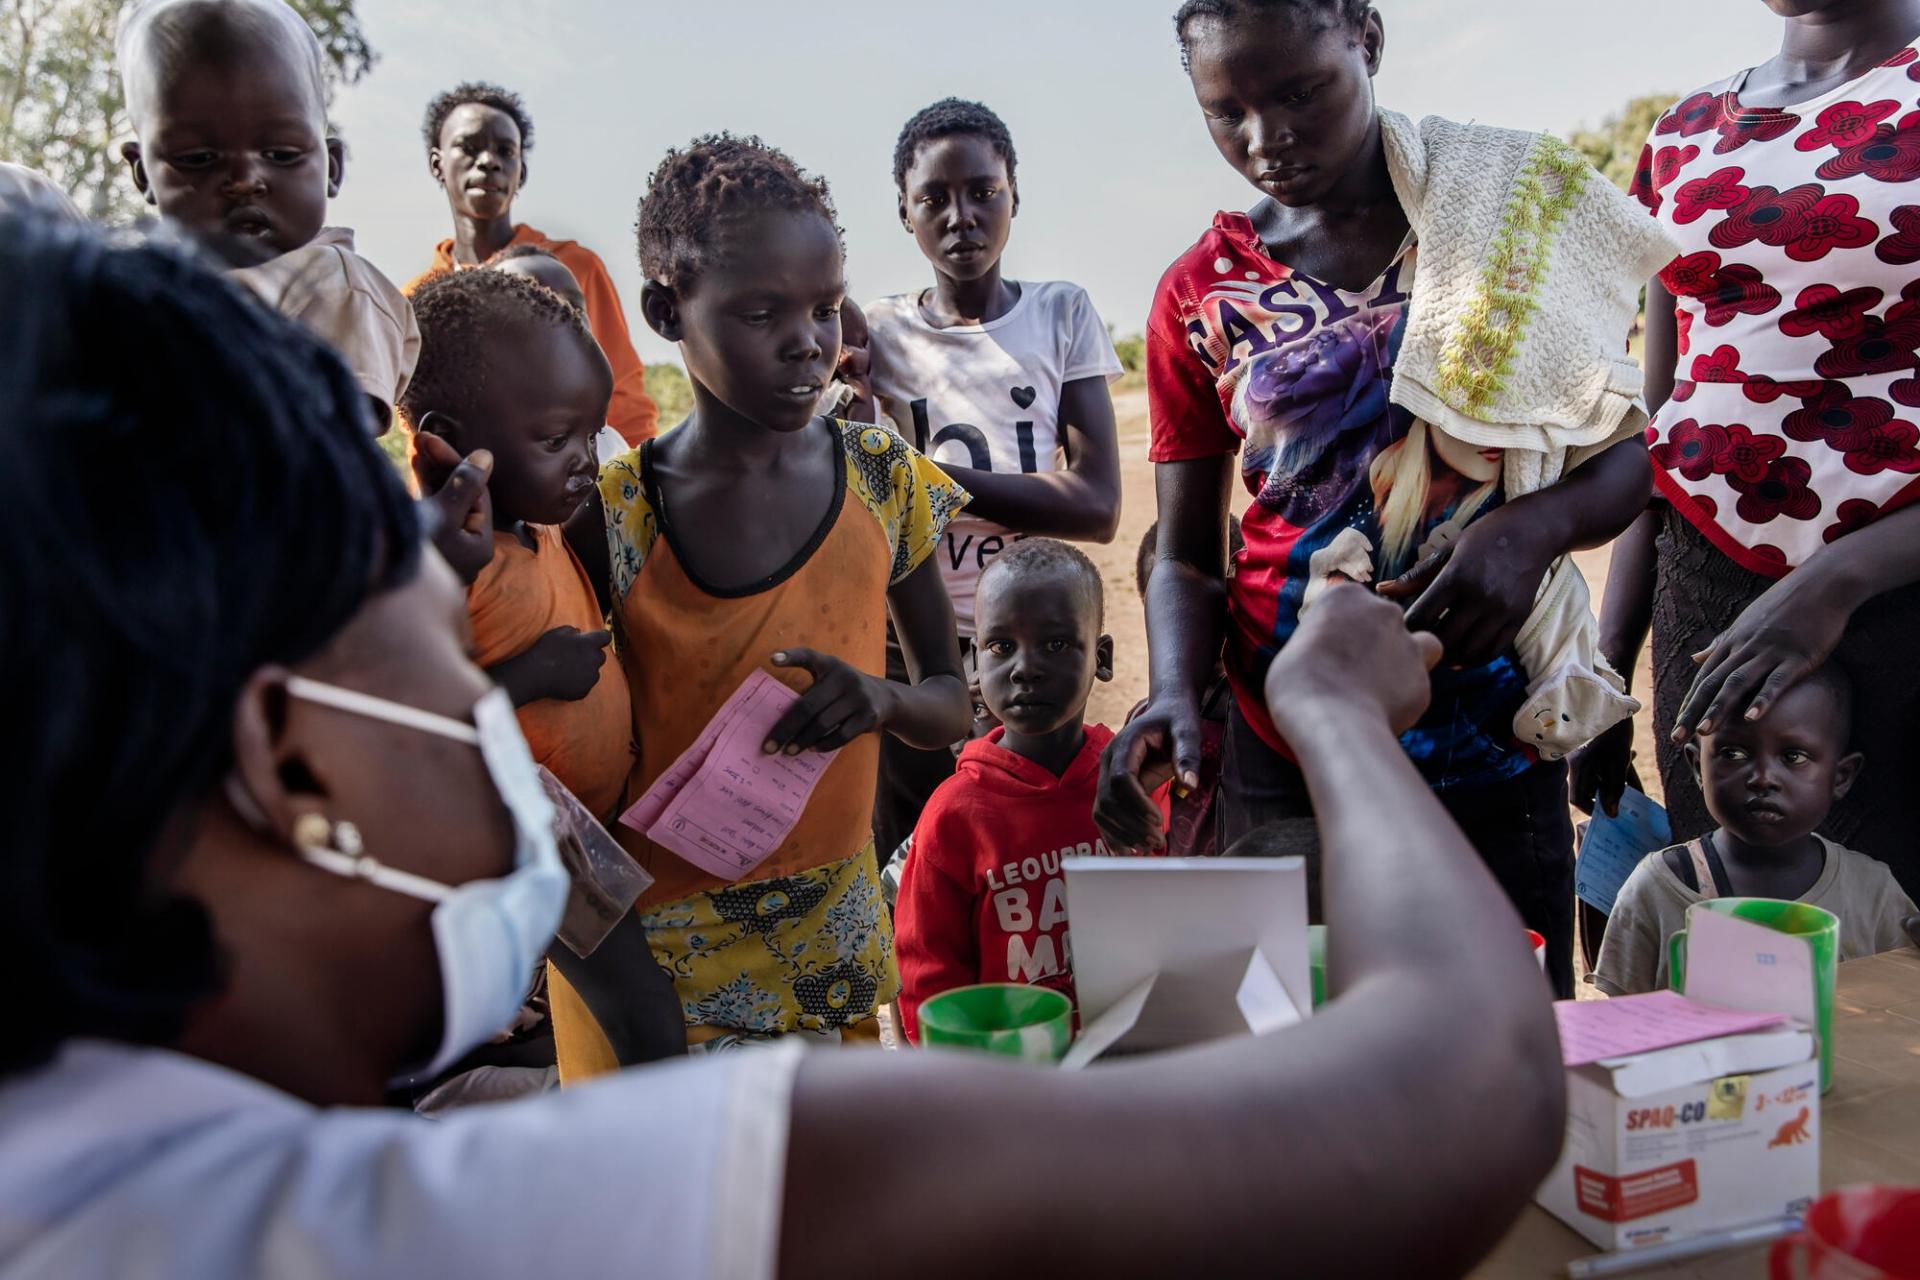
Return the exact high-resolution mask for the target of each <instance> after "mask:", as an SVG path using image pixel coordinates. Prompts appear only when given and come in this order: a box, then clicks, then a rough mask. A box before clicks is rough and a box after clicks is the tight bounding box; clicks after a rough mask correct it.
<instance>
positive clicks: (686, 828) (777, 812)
mask: <svg viewBox="0 0 1920 1280" xmlns="http://www.w3.org/2000/svg"><path fill="white" fill-rule="evenodd" d="M797 701H799V695H798V694H796V693H794V692H793V690H791V689H789V688H787V686H785V685H784V684H781V683H780V682H779V681H778V680H775V679H774V678H773V677H772V676H770V675H768V674H767V673H766V672H764V671H755V672H754V673H753V674H752V675H750V676H748V677H747V678H746V680H745V681H744V682H743V683H742V684H741V686H740V687H739V688H738V689H737V690H735V691H734V694H733V696H732V697H731V698H728V699H727V701H726V703H725V705H723V706H722V707H721V708H720V710H719V711H718V712H716V713H715V714H714V717H713V719H712V720H711V721H710V722H708V724H707V727H706V728H705V729H704V730H702V731H701V733H700V736H699V738H697V739H696V740H695V741H694V744H693V745H692V746H691V747H688V748H687V749H686V751H685V752H683V753H682V754H681V756H680V758H679V759H678V760H675V761H674V762H673V766H672V767H671V768H669V769H668V770H667V771H666V772H665V773H663V774H661V775H660V777H659V779H658V780H657V781H656V782H655V783H654V784H653V786H652V787H650V788H648V790H647V794H646V795H644V796H641V797H640V800H639V802H638V803H636V804H635V805H634V806H633V807H632V808H631V809H628V810H627V811H626V813H624V814H622V815H621V817H620V821H621V823H622V824H623V825H625V826H629V827H632V828H633V829H634V830H636V831H640V832H643V833H644V834H645V835H646V837H647V839H649V840H651V841H653V842H654V843H655V844H657V845H660V846H661V847H662V848H665V849H669V850H672V851H673V852H674V853H676V854H678V855H679V856H680V857H682V858H685V859H686V860H687V861H688V862H691V863H692V864H693V865H694V866H696V867H699V868H700V869H701V870H702V871H706V872H709V873H711V874H713V875H716V876H721V877H724V878H725V879H728V880H738V879H740V878H741V877H743V876H745V875H747V874H749V873H750V872H752V871H753V870H754V868H756V867H758V866H759V865H760V864H761V863H763V862H765V861H766V860H767V859H768V858H770V857H772V856H773V853H774V851H775V850H777V849H778V848H779V847H780V846H781V844H783V843H784V842H785V841H786V838H787V836H788V835H789V834H790V833H791V832H792V831H793V828H794V825H795V824H796V823H798V822H799V821H800V815H801V813H802V812H804V811H805V810H806V807H807V800H808V798H809V797H811V796H812V795H813V789H814V787H816V786H818V785H819V782H820V779H821V777H822V776H823V775H824V774H825V773H826V771H827V766H828V765H830V764H832V763H833V758H834V756H835V755H837V754H839V753H838V752H837V751H836V752H820V751H805V752H802V753H801V754H799V755H797V756H789V755H773V756H770V755H767V754H765V753H763V752H762V751H761V750H760V747H761V744H762V743H764V742H765V741H766V740H767V734H768V733H769V732H770V731H771V730H772V728H773V726H774V722H775V721H777V720H779V719H780V717H781V716H782V715H784V714H785V713H786V710H787V708H788V707H790V706H792V705H793V704H794V703H795V702H797Z"/></svg>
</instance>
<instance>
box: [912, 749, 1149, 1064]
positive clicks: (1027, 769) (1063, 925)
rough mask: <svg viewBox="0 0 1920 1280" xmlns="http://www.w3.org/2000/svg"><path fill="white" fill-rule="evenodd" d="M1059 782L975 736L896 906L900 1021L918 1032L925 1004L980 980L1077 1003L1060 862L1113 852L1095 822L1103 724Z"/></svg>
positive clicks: (919, 833) (923, 824) (923, 823)
mask: <svg viewBox="0 0 1920 1280" xmlns="http://www.w3.org/2000/svg"><path fill="white" fill-rule="evenodd" d="M1086 732H1087V740H1086V742H1085V743H1084V744H1082V746H1081V748H1080V754H1079V755H1077V756H1075V757H1074V758H1073V763H1071V764H1069V765H1068V766H1067V770H1066V772H1065V773H1064V774H1062V775H1061V776H1060V777H1058V778H1056V777H1054V776H1053V774H1052V773H1050V772H1048V771H1047V770H1046V769H1045V768H1043V767H1042V766H1040V765H1037V764H1035V763H1034V762H1033V761H1031V760H1029V759H1027V758H1026V757H1025V756H1019V755H1015V754H1014V753H1013V752H1011V751H1008V750H1007V749H1006V748H1005V747H1003V746H1001V745H1000V738H1001V735H1002V734H1003V733H1004V730H1001V729H995V730H994V731H993V733H991V734H990V735H988V736H987V737H985V738H981V739H979V740H977V741H975V742H970V743H968V744H967V748H966V750H964V751H962V752H961V753H960V764H959V768H958V770H957V771H956V772H955V773H954V776H953V777H951V778H949V779H947V781H946V782H944V783H942V784H941V785H940V789H939V790H937V791H935V792H934V793H933V798H932V799H931V800H929V801H928V802H927V807H926V809H925V810H923V811H922V812H921V814H920V822H919V825H917V826H916V827H914V829H913V852H912V853H910V854H908V855H907V865H906V869H905V871H904V872H903V873H902V875H901V877H900V898H899V901H898V903H897V904H896V906H895V909H894V932H895V936H896V940H895V945H896V947H897V948H898V953H899V958H900V1021H901V1028H902V1030H903V1031H905V1033H906V1036H907V1038H908V1039H909V1040H913V1041H916V1042H917V1041H918V1040H919V1038H920V1020H919V1012H920V1002H921V1001H923V1000H925V999H927V998H928V997H930V996H936V995H938V994H940V993H941V992H942V991H946V990H949V989H951V988H953V987H964V986H967V985H969V984H971V983H975V982H1025V983H1031V984H1033V985H1035V986H1043V987H1052V988H1054V989H1055V990H1057V991H1060V992H1063V993H1065V995H1066V996H1067V998H1068V999H1070V1000H1071V999H1073V945H1072V943H1071V942H1070V941H1069V939H1068V934H1067V881H1066V877H1065V876H1063V875H1062V874H1061V872H1060V859H1062V858H1064V857H1069V856H1072V855H1076V854H1105V853H1106V851H1107V847H1106V845H1104V844H1103V843H1101V840H1100V833H1099V830H1098V829H1097V828H1096V827H1095V826H1094V825H1093V796H1094V789H1095V787H1096V786H1097V785H1098V783H1099V775H1100V752H1101V751H1102V750H1104V749H1105V748H1106V745H1107V743H1109V742H1111V741H1112V740H1113V731H1112V730H1110V729H1108V728H1106V727H1105V726H1103V725H1095V724H1090V725H1088V726H1087V730H1086Z"/></svg>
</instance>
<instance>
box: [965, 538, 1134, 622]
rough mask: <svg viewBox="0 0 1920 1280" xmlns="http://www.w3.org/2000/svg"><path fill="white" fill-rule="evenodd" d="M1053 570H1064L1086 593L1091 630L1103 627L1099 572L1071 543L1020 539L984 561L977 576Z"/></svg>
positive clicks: (1104, 604) (1103, 603)
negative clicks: (1091, 615)
mask: <svg viewBox="0 0 1920 1280" xmlns="http://www.w3.org/2000/svg"><path fill="white" fill-rule="evenodd" d="M1055 571H1064V572H1066V573H1067V574H1069V575H1071V576H1072V577H1075V578H1078V579H1079V581H1080V585H1081V588H1082V589H1083V590H1084V591H1085V592H1086V593H1087V602H1088V603H1089V604H1091V605H1092V606H1093V615H1094V628H1095V630H1098V629H1100V628H1101V627H1104V626H1106V625H1107V599H1106V596H1107V593H1106V587H1105V586H1104V584H1102V583H1101V581H1100V570H1098V569H1096V568H1095V567H1094V564H1093V561H1091V560H1089V559H1087V553H1086V552H1084V551H1082V550H1081V549H1080V548H1078V547H1076V546H1074V545H1073V544H1072V543H1068V542H1061V541H1059V540H1058V539H1056V538H1022V539H1020V540H1019V541H1018V542H1015V543H1013V544H1012V545H1011V546H1009V547H1008V548H1007V549H1006V550H1005V551H1002V552H1001V553H1000V554H999V555H997V556H995V557H994V558H993V559H991V560H989V561H987V567H986V569H985V570H983V571H982V572H981V575H980V576H981V578H982V579H984V578H985V577H986V576H987V574H989V573H991V574H993V575H994V576H995V577H999V576H1001V575H1003V574H1009V573H1011V574H1027V573H1051V572H1055Z"/></svg>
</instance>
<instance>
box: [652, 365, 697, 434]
mask: <svg viewBox="0 0 1920 1280" xmlns="http://www.w3.org/2000/svg"><path fill="white" fill-rule="evenodd" d="M647 394H648V395H650V396H652V397H653V402H654V403H655V404H656V405H659V406H660V429H661V430H662V431H665V430H666V429H667V428H669V427H677V426H679V425H680V423H681V421H682V420H683V419H685V418H686V416H687V415H688V414H689V413H692V412H693V384H692V383H691V382H688V381H687V375H686V371H685V370H683V369H681V367H680V366H679V365H677V364H673V363H671V362H667V363H663V364H650V365H648V366H647Z"/></svg>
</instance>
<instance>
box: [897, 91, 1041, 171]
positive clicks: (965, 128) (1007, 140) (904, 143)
mask: <svg viewBox="0 0 1920 1280" xmlns="http://www.w3.org/2000/svg"><path fill="white" fill-rule="evenodd" d="M959 133H964V134H970V135H972V136H973V137H976V138H980V139H982V140H983V141H984V142H986V144H987V145H988V146H990V147H992V148H993V153H994V154H995V155H997V156H999V157H1000V158H1001V159H1002V160H1003V161H1005V162H1006V165H1007V181H1008V182H1012V181H1013V169H1014V164H1015V157H1014V153H1013V134H1012V132H1011V131H1010V130H1008V128H1007V122H1006V121H1004V120H1002V119H1001V118H1000V117H999V116H997V115H995V114H994V113H993V111H992V110H991V109H990V108H988V107H986V106H983V105H982V104H980V103H978V102H969V101H967V100H966V99H965V98H942V99H940V101H938V102H936V103H934V104H933V105H932V106H930V107H922V108H921V109H920V110H918V111H916V112H914V113H913V117H912V118H911V119H909V120H908V121H907V122H906V124H904V125H902V126H901V127H900V137H899V140H898V141H896V142H895V143H894V144H893V185H894V187H895V188H896V189H898V190H901V191H905V190H906V189H907V170H909V169H911V168H913V158H914V157H915V156H917V155H919V154H920V148H921V147H924V146H926V145H927V144H928V143H929V142H932V141H934V140H935V139H937V138H948V137H952V136H953V135H954V134H959Z"/></svg>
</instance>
